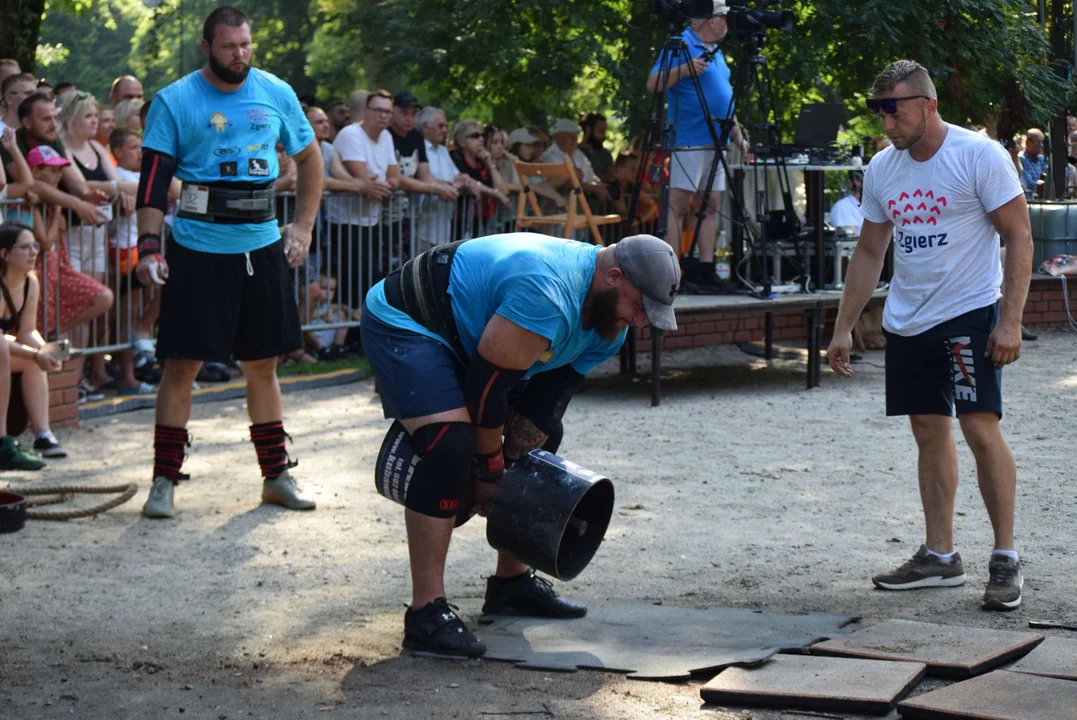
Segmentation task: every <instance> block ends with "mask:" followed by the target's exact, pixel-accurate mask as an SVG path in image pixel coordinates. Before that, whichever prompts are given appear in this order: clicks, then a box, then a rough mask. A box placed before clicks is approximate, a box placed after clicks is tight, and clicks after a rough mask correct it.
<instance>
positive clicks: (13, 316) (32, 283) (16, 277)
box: [0, 223, 67, 458]
mask: <svg viewBox="0 0 1077 720" xmlns="http://www.w3.org/2000/svg"><path fill="white" fill-rule="evenodd" d="M40 250H41V248H40V247H39V246H38V244H37V240H36V239H35V238H34V233H33V231H32V230H31V229H30V228H29V227H27V226H26V225H22V224H20V223H4V224H2V225H0V328H3V330H4V340H5V342H6V343H7V344H8V350H9V351H10V353H11V374H12V375H13V376H14V375H16V374H18V375H21V378H20V388H21V390H22V398H23V403H24V404H25V405H26V415H27V417H28V419H29V421H30V429H31V430H33V431H34V450H36V451H38V452H40V453H41V454H42V455H43V456H44V457H49V458H51V457H67V451H66V450H64V449H63V447H62V446H61V445H60V443H59V441H58V440H57V439H56V436H55V435H53V434H52V430H50V429H49V378H48V375H47V373H49V372H58V371H59V370H60V367H61V364H60V361H59V360H57V359H56V358H54V357H53V356H52V355H50V354H49V353H47V352H44V351H42V349H41V348H42V347H43V346H44V345H45V341H44V340H43V339H42V337H41V334H40V333H38V331H37V309H38V302H39V301H40V299H41V285H40V283H38V281H37V276H36V275H35V274H34V261H35V260H36V259H37V254H38V253H39V252H40Z"/></svg>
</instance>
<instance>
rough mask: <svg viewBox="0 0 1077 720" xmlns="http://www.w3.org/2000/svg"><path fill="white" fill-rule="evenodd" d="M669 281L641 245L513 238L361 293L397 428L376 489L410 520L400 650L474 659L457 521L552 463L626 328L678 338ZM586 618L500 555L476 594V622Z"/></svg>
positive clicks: (659, 248)
mask: <svg viewBox="0 0 1077 720" xmlns="http://www.w3.org/2000/svg"><path fill="white" fill-rule="evenodd" d="M679 280H680V269H679V268H678V266H677V259H676V258H675V257H674V255H673V251H672V250H670V249H669V246H668V245H666V243H665V242H663V241H662V240H660V239H658V238H656V237H653V236H651V235H637V236H635V237H630V238H625V239H624V240H621V241H620V242H619V243H617V244H616V245H614V246H612V247H595V246H593V245H586V244H583V243H579V242H575V241H573V240H564V239H560V238H552V237H547V236H545V235H539V234H537V233H510V234H506V235H492V236H489V237H483V238H477V239H475V240H468V241H465V242H458V243H450V244H447V245H441V246H438V247H435V248H434V249H432V250H429V251H428V252H425V253H423V254H422V255H420V256H419V257H417V258H415V259H413V260H410V261H409V262H408V263H407V264H406V265H404V267H403V268H401V269H400V270H397V271H395V272H393V273H391V274H390V275H389V276H388V277H387V278H386V279H385V280H383V281H381V282H379V283H378V284H377V285H375V286H374V287H373V288H371V289H370V292H369V293H367V297H366V305H365V306H364V308H363V319H362V337H363V348H364V350H366V354H367V358H368V359H369V360H370V365H371V368H373V370H374V375H375V377H376V378H377V379H378V387H379V389H380V392H381V401H382V408H383V410H384V412H385V417H387V418H393V419H395V420H396V422H395V423H393V426H392V427H391V428H390V429H389V432H388V434H387V435H386V439H385V442H384V443H383V445H382V451H381V452H380V453H379V459H378V470H376V471H375V482H376V483H377V485H378V491H379V492H381V493H382V494H383V495H385V496H386V497H389V498H391V499H393V500H396V501H397V502H399V503H401V504H402V505H404V507H405V508H406V509H405V515H404V517H405V520H406V524H407V531H408V543H409V548H410V556H411V570H412V602H411V608H410V609H409V610H408V611H407V612H406V613H405V615H404V631H405V639H404V642H405V645H406V646H407V647H411V648H413V649H416V650H422V651H426V652H436V653H439V654H448V655H460V656H466V657H475V656H478V655H481V654H482V653H483V652H485V650H486V648H485V646H484V645H483V644H482V643H481V642H479V641H478V640H477V639H476V638H475V636H474V635H472V634H471V632H470V631H468V629H467V628H466V627H465V626H464V624H463V621H462V620H460V618H459V617H458V616H457V615H456V614H455V613H454V612H453V611H452V609H451V608H450V606H449V605H448V602H447V601H446V599H445V584H444V572H445V558H446V554H447V552H448V549H449V539H450V536H451V534H452V530H453V527H454V524H462V523H463V522H466V521H467V519H468V518H469V517H470V516H471V514H472V512H473V511H475V510H476V509H478V510H480V511H485V508H487V507H488V506H489V503H490V502H491V500H492V498H493V492H494V489H495V488H496V487H497V484H498V483H499V482H500V480H501V477H502V475H503V474H504V468H505V465H506V464H510V465H511V464H512V463H513V462H514V461H515V460H516V459H518V458H520V457H522V456H523V455H524V454H526V453H527V452H530V451H531V450H533V449H536V448H542V449H544V450H547V451H549V452H556V451H557V446H558V445H559V444H560V442H561V432H562V428H561V418H562V416H563V415H564V413H565V409H566V407H567V406H568V403H569V401H570V400H571V399H572V395H573V393H574V392H575V391H576V390H577V389H579V387H580V386H581V385H582V383H583V378H584V375H586V374H587V373H588V372H590V371H591V370H593V369H594V368H595V367H596V366H598V365H600V364H601V363H602V362H603V361H605V360H606V359H608V358H610V357H612V356H613V355H614V354H615V353H616V352H617V350H618V349H619V348H620V347H621V343H622V342H623V341H624V338H625V335H626V332H627V329H628V326H630V325H631V326H634V327H643V326H644V325H645V324H647V323H648V322H650V323H651V324H652V325H654V326H655V327H658V328H662V329H666V330H673V329H676V327H677V323H676V320H675V317H674V313H673V300H674V298H675V296H676V294H677V285H678V282H679ZM401 448H404V449H403V450H402V449H401ZM386 468H391V470H390V471H389V472H388V473H386V472H385V469H386ZM404 469H406V473H405V472H402V470H404ZM379 472H380V475H379ZM402 475H406V476H405V477H401V476H402ZM586 611H587V608H585V607H584V606H582V605H579V604H577V603H573V602H570V601H568V600H566V599H564V598H562V597H560V596H558V595H557V593H555V592H554V591H553V590H552V589H551V588H550V586H549V584H548V583H546V582H545V581H543V580H540V579H538V578H536V577H535V574H534V572H533V571H532V570H531V569H530V568H529V567H528V566H527V565H525V564H523V563H521V562H520V561H519V560H516V559H515V558H513V557H511V556H509V555H504V554H502V555H500V556H499V557H498V561H497V569H496V571H495V573H494V575H493V576H491V577H490V578H489V580H488V581H487V589H486V603H485V604H484V605H483V612H484V613H486V614H490V615H499V614H500V615H504V614H509V615H528V616H537V617H553V618H569V617H580V616H582V615H583V614H584V613H586Z"/></svg>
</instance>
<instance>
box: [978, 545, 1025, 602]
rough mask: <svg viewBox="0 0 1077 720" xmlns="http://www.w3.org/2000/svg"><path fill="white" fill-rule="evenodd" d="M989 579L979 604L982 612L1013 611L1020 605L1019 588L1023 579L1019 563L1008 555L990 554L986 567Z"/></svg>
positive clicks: (1022, 585) (1021, 586)
mask: <svg viewBox="0 0 1077 720" xmlns="http://www.w3.org/2000/svg"><path fill="white" fill-rule="evenodd" d="M987 570H988V572H989V573H990V575H991V579H990V580H989V581H988V582H987V589H986V590H984V598H983V601H982V602H981V605H982V606H983V609H984V610H1015V609H1016V608H1017V607H1018V606H1019V605H1020V604H1021V588H1023V587H1024V585H1025V577H1024V575H1023V574H1022V573H1021V561H1020V560H1014V559H1013V558H1012V557H1010V556H1009V555H999V554H998V553H991V562H989V563H988V565H987Z"/></svg>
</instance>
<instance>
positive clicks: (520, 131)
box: [509, 128, 538, 146]
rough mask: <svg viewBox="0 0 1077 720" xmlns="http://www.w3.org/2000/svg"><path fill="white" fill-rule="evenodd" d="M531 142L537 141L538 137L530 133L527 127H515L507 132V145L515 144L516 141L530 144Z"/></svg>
mask: <svg viewBox="0 0 1077 720" xmlns="http://www.w3.org/2000/svg"><path fill="white" fill-rule="evenodd" d="M533 142H538V138H537V137H535V136H534V135H532V134H531V131H530V130H528V129H527V128H516V129H515V130H513V131H512V132H511V133H509V145H510V146H512V145H515V144H516V143H523V144H524V145H530V144H531V143H533Z"/></svg>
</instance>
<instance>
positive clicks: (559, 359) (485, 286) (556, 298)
mask: <svg viewBox="0 0 1077 720" xmlns="http://www.w3.org/2000/svg"><path fill="white" fill-rule="evenodd" d="M598 251H599V248H598V247H596V246H594V245H587V244H585V243H581V242H577V241H575V240H562V239H558V238H551V237H547V236H545V235H539V234H538V233H508V234H505V235H490V236H487V237H482V238H476V239H475V240H469V241H468V242H466V243H464V244H463V245H461V246H460V248H459V249H458V250H457V251H456V255H455V256H454V257H453V263H452V272H451V273H450V275H449V295H450V296H452V309H453V318H454V319H455V320H456V327H457V330H459V332H460V343H461V345H462V346H463V348H464V350H465V351H466V352H467V354H468V357H474V356H475V353H476V351H477V349H478V346H479V338H481V337H482V333H483V331H484V330H485V329H486V325H487V323H489V322H490V319H491V318H492V317H493V316H494V315H495V314H497V315H500V316H502V317H503V318H505V319H506V320H509V321H511V322H513V323H515V324H517V325H519V326H520V327H522V328H524V329H525V330H530V331H531V332H533V333H535V334H536V335H541V336H542V337H544V338H546V339H547V340H549V341H550V347H549V353H550V354H549V357H547V358H545V361H540V362H537V363H535V364H534V365H532V366H531V368H530V369H529V370H528V371H527V374H526V376H525V377H531V376H532V375H534V374H536V373H540V372H545V371H547V370H553V369H554V368H559V367H563V366H565V365H571V366H572V368H573V369H574V370H575V371H576V372H578V373H580V374H581V375H586V374H587V373H588V372H590V371H591V370H593V369H594V368H595V367H597V366H598V365H601V364H602V363H603V362H605V361H606V360H607V359H608V358H610V357H613V355H614V354H616V353H617V351H618V350H619V349H620V347H621V343H623V342H624V339H625V335H626V334H627V331H626V332H622V333H621V334H620V336H619V337H618V338H617V339H616V340H615V341H613V342H608V341H606V340H603V339H602V336H600V335H599V334H598V333H596V332H595V331H594V330H584V329H583V303H584V300H585V299H586V298H587V292H588V291H589V290H590V289H591V281H592V280H593V279H594V276H595V256H596V255H597V254H598ZM366 312H371V313H373V314H374V317H376V318H378V320H380V321H382V322H383V323H385V324H386V325H389V326H392V327H397V328H401V329H404V330H411V331H412V332H417V333H419V334H420V335H425V336H427V337H429V338H433V339H434V340H437V341H439V342H441V344H443V345H445V347H449V349H450V350H451V349H452V348H451V347H450V346H449V343H448V342H447V341H446V340H445V339H444V338H442V337H440V336H438V335H435V334H434V333H432V332H430V331H429V330H427V329H426V328H424V327H423V326H421V325H419V324H418V323H417V322H415V321H414V320H412V319H411V317H409V316H408V315H407V314H406V313H404V312H402V311H401V310H398V309H396V308H394V307H393V306H391V305H389V303H388V302H386V300H385V282H384V281H382V282H379V283H378V284H377V285H375V286H374V287H372V288H371V289H370V292H369V293H367V296H366Z"/></svg>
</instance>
